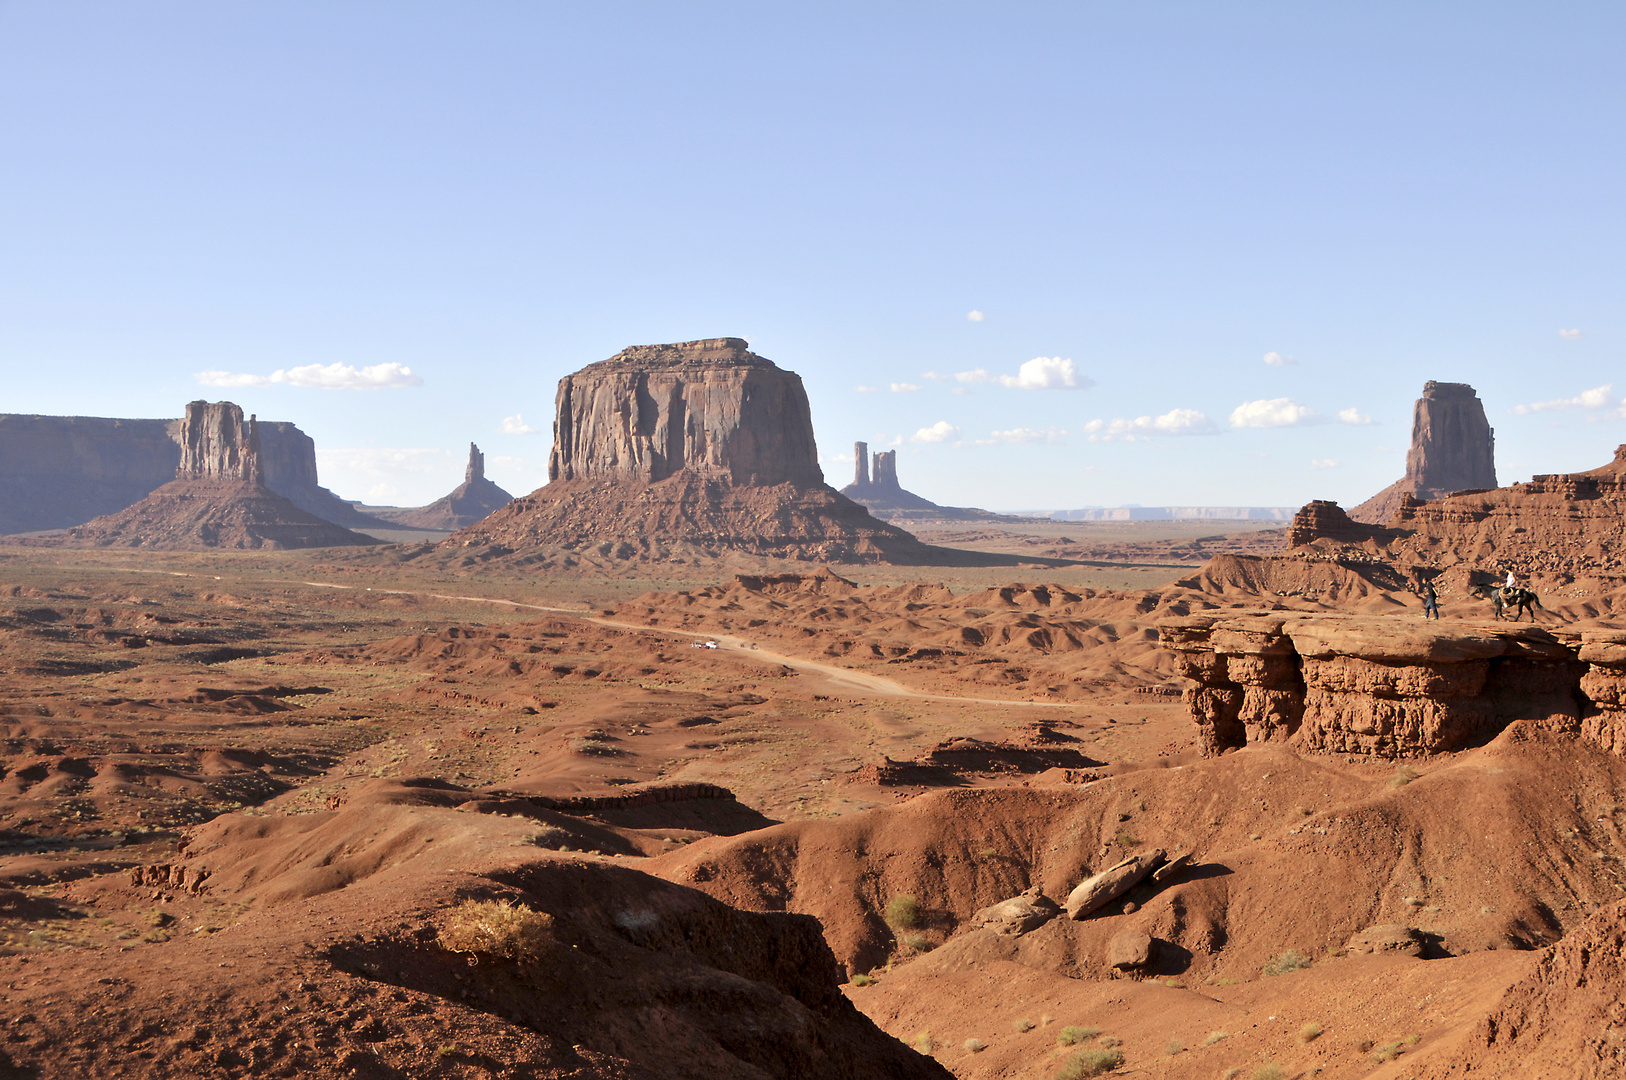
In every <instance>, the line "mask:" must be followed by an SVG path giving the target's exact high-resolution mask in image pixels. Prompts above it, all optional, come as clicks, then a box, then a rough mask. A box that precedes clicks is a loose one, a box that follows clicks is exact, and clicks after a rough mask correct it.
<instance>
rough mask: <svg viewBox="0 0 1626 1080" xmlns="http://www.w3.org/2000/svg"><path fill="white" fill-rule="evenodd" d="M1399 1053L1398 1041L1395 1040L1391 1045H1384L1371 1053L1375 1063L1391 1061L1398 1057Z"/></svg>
mask: <svg viewBox="0 0 1626 1080" xmlns="http://www.w3.org/2000/svg"><path fill="white" fill-rule="evenodd" d="M1401 1053H1402V1051H1401V1049H1400V1041H1399V1040H1398V1039H1397V1040H1395V1041H1394V1042H1392V1043H1384V1044H1383V1045H1382V1046H1380V1047H1378V1048H1377V1049H1376V1050H1374V1051H1372V1057H1373V1059H1374V1060H1377V1061H1393V1060H1394V1059H1395V1058H1397V1057H1399V1056H1400V1055H1401Z"/></svg>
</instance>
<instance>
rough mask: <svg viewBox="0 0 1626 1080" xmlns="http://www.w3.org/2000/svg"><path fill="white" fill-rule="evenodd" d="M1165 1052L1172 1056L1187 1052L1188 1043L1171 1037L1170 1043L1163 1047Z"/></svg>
mask: <svg viewBox="0 0 1626 1080" xmlns="http://www.w3.org/2000/svg"><path fill="white" fill-rule="evenodd" d="M1163 1052H1164V1053H1165V1054H1167V1055H1169V1056H1170V1057H1173V1056H1174V1055H1176V1054H1183V1053H1185V1052H1186V1044H1185V1043H1183V1042H1181V1041H1180V1040H1179V1039H1170V1040H1169V1042H1168V1045H1166V1046H1164V1047H1163Z"/></svg>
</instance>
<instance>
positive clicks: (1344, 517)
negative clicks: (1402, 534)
mask: <svg viewBox="0 0 1626 1080" xmlns="http://www.w3.org/2000/svg"><path fill="white" fill-rule="evenodd" d="M1382 532H1383V530H1382V529H1381V528H1379V527H1378V526H1376V525H1364V524H1362V523H1360V522H1358V521H1352V520H1350V517H1349V515H1348V514H1346V513H1344V511H1343V509H1342V508H1341V507H1340V506H1339V505H1338V504H1337V503H1335V502H1331V501H1329V500H1327V499H1312V500H1310V501H1309V502H1307V503H1305V504H1304V506H1303V507H1301V508H1300V509H1299V512H1298V513H1296V514H1294V515H1293V523H1292V524H1291V525H1289V526H1288V528H1287V546H1288V547H1298V546H1299V545H1301V544H1308V543H1311V542H1312V541H1315V540H1320V539H1322V538H1326V539H1329V540H1335V541H1337V542H1338V543H1341V544H1359V543H1361V542H1363V541H1366V540H1370V539H1372V538H1373V537H1375V536H1377V535H1379V534H1380V533H1382Z"/></svg>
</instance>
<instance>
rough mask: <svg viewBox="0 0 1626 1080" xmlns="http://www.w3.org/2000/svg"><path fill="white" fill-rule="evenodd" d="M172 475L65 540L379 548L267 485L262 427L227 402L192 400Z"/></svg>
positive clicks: (181, 546)
mask: <svg viewBox="0 0 1626 1080" xmlns="http://www.w3.org/2000/svg"><path fill="white" fill-rule="evenodd" d="M178 436H179V437H178V441H179V443H180V447H181V455H180V460H179V463H178V464H177V466H176V470H175V478H174V479H173V480H172V481H170V482H169V483H168V484H165V485H163V486H162V487H159V488H157V489H156V490H154V491H152V492H151V493H149V494H148V495H147V496H146V497H145V498H143V499H141V500H140V501H139V502H137V503H135V504H134V505H132V506H129V507H126V508H125V509H123V510H121V511H119V512H118V513H115V514H109V515H106V516H103V517H98V518H94V519H92V520H90V521H88V522H86V523H85V524H84V525H81V526H78V527H76V528H73V529H70V530H68V532H67V533H66V534H65V537H64V538H63V540H64V541H65V542H67V543H76V544H92V545H95V546H98V547H142V548H159V549H169V550H191V549H201V548H222V547H224V548H304V547H331V546H339V545H353V544H373V543H377V541H376V540H374V539H373V538H372V537H370V536H364V535H361V534H359V533H353V532H351V531H350V530H348V529H345V528H342V527H341V526H338V525H335V524H333V523H332V522H330V521H325V520H323V519H321V518H318V517H316V516H315V515H314V514H310V513H307V512H306V511H304V510H301V509H300V508H299V507H297V506H295V505H294V504H293V503H292V502H290V501H289V500H288V499H286V498H284V497H283V496H281V495H278V494H277V493H276V492H274V491H272V490H270V489H269V488H268V487H266V486H265V485H264V483H262V480H263V478H264V473H265V470H264V467H263V464H262V461H261V458H260V433H259V425H258V423H257V422H256V421H255V419H254V418H253V417H252V416H251V417H249V418H248V420H246V421H245V420H244V419H243V410H242V409H241V408H239V407H238V406H236V405H234V404H232V403H231V402H229V401H221V402H215V403H212V404H211V403H209V402H204V401H194V402H192V403H190V404H189V405H187V407H186V417H185V418H184V419H183V420H182V422H181V426H180V430H179V432H178Z"/></svg>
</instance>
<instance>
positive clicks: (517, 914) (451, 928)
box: [437, 900, 553, 960]
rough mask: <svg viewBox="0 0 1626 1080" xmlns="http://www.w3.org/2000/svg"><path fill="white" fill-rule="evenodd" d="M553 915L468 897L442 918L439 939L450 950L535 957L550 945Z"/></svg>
mask: <svg viewBox="0 0 1626 1080" xmlns="http://www.w3.org/2000/svg"><path fill="white" fill-rule="evenodd" d="M552 930H553V916H552V915H549V914H548V913H547V912H545V911H532V910H531V909H530V908H527V907H522V906H520V905H518V904H509V903H505V902H503V901H501V900H465V901H463V902H462V903H461V904H458V905H457V906H456V907H454V908H452V909H451V910H450V911H448V912H447V913H446V915H445V916H444V917H443V918H442V920H441V926H440V933H439V935H438V938H437V940H438V941H439V942H440V947H441V948H443V949H445V950H447V951H448V952H472V953H485V954H486V955H488V956H502V957H507V958H508V959H510V960H527V959H534V958H536V957H538V956H540V955H541V954H542V952H543V951H544V950H545V949H546V948H547V945H548V941H549V937H550V934H551V932H552Z"/></svg>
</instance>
